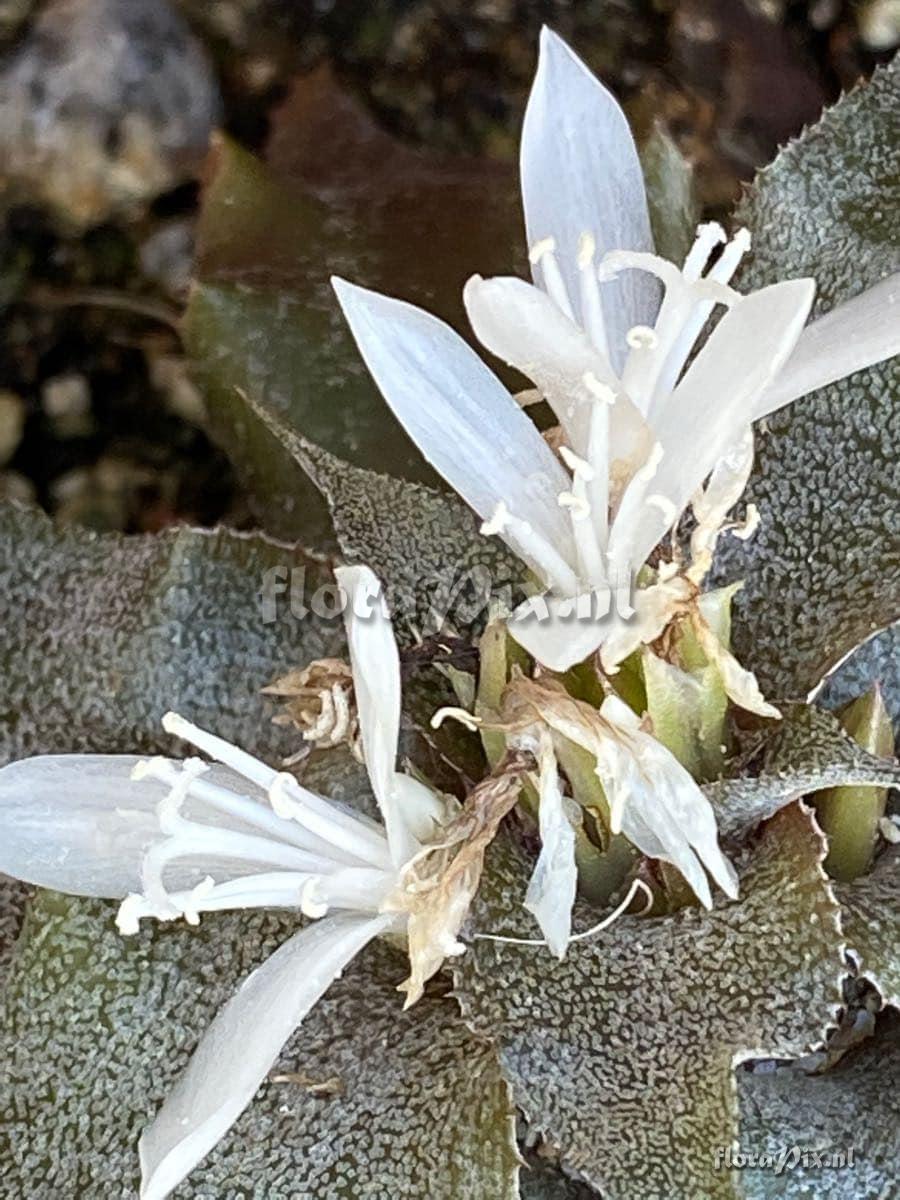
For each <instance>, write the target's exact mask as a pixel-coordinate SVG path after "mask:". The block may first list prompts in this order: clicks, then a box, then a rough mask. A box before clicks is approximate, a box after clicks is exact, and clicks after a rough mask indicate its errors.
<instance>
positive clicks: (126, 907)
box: [116, 892, 144, 937]
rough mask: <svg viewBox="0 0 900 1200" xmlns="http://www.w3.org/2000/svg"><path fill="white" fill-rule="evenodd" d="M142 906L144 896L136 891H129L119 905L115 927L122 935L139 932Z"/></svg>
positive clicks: (131, 934) (127, 935)
mask: <svg viewBox="0 0 900 1200" xmlns="http://www.w3.org/2000/svg"><path fill="white" fill-rule="evenodd" d="M143 908H144V897H143V896H141V895H139V894H138V893H137V892H130V893H129V894H128V895H127V896H126V897H125V899H124V900H123V901H122V903H121V904H120V905H119V911H118V912H117V913H116V928H117V929H118V931H119V933H121V934H122V936H123V937H132V936H133V935H134V934H136V933H138V932H140V928H141V916H142V914H143Z"/></svg>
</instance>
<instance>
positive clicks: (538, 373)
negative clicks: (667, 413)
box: [463, 275, 653, 470]
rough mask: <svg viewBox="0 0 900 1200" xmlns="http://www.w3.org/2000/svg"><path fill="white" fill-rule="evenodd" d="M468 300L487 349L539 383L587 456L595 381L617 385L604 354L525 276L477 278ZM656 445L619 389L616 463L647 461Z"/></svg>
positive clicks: (614, 413) (613, 437) (613, 423)
mask: <svg viewBox="0 0 900 1200" xmlns="http://www.w3.org/2000/svg"><path fill="white" fill-rule="evenodd" d="M463 299H464V301H465V304H466V312H467V313H468V314H469V320H470V321H471V323H472V328H473V329H474V331H475V335H476V337H477V338H478V340H479V341H480V342H481V344H482V345H483V346H485V347H486V348H487V349H488V350H490V351H491V353H492V354H496V355H497V357H498V358H502V359H503V361H504V362H507V363H509V364H510V365H511V366H513V367H515V368H516V369H517V370H518V371H521V372H522V374H523V375H527V376H528V378H529V379H531V380H532V382H533V383H534V384H535V385H536V386H537V388H538V389H539V390H540V392H541V393H542V394H543V395H544V397H545V398H546V400H547V402H548V403H549V404H550V407H551V408H552V409H553V411H554V413H555V414H556V417H557V420H558V421H559V423H560V424H561V425H562V427H563V430H564V431H565V435H566V441H567V443H568V445H569V446H570V447H571V449H572V450H574V451H575V453H576V454H580V455H581V456H582V457H587V454H588V435H589V425H590V415H591V410H592V409H593V407H594V405H595V404H598V403H603V401H602V400H601V401H598V399H597V396H596V392H594V391H592V390H591V387H590V382H589V381H590V380H594V381H596V382H597V383H600V384H603V385H604V386H606V387H609V388H611V389H613V390H616V389H617V388H618V380H617V379H616V377H615V375H614V374H613V372H612V370H611V368H610V365H609V363H608V362H607V360H606V359H605V358H604V356H603V355H602V354H600V352H599V351H598V350H596V349H595V347H594V345H593V343H592V342H591V340H590V339H589V338H588V337H587V336H586V334H585V333H583V332H582V330H581V329H579V328H578V326H577V325H575V324H573V322H572V321H570V320H569V318H568V317H567V316H566V315H565V314H564V313H562V312H560V310H559V308H558V307H557V306H556V305H555V304H554V303H553V301H552V300H551V299H550V297H549V296H547V295H546V293H545V292H542V291H541V290H540V289H539V288H536V287H533V286H532V285H530V284H528V283H526V282H525V281H524V280H522V279H515V278H510V277H506V278H498V279H482V278H481V276H480V275H473V276H472V278H471V279H470V280H469V281H468V283H467V284H466V286H465V288H464V289H463ZM652 440H653V439H652V435H651V433H650V430H649V427H648V426H647V424H646V422H645V421H644V419H643V417H642V416H641V414H640V413H639V412H638V410H637V409H636V408H635V406H634V405H633V404H632V403H631V401H630V400H629V399H628V397H627V396H626V395H625V394H624V393H623V392H622V391H621V390H619V391H618V394H617V397H616V400H615V403H614V404H612V405H611V406H610V460H611V462H614V461H616V460H617V459H621V460H622V461H623V462H629V461H631V460H633V459H639V458H641V457H643V455H644V454H645V453H646V451H647V450H649V448H650V445H651V443H652ZM603 469H604V470H608V466H606V465H604V468H603Z"/></svg>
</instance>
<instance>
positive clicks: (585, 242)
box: [578, 232, 597, 271]
mask: <svg viewBox="0 0 900 1200" xmlns="http://www.w3.org/2000/svg"><path fill="white" fill-rule="evenodd" d="M596 252H597V240H596V238H595V237H594V235H593V234H592V233H587V232H585V233H583V234H582V235H581V239H580V241H579V243H578V269H579V271H586V270H587V269H588V267H590V265H591V263H592V262H593V261H594V255H595V253H596Z"/></svg>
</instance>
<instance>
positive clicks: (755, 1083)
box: [733, 1012, 900, 1200]
mask: <svg viewBox="0 0 900 1200" xmlns="http://www.w3.org/2000/svg"><path fill="white" fill-rule="evenodd" d="M738 1084H739V1092H740V1099H741V1133H740V1149H741V1150H743V1151H747V1152H751V1153H756V1154H766V1155H771V1156H773V1157H774V1158H775V1159H776V1161H777V1160H778V1159H779V1158H780V1157H781V1156H784V1155H785V1154H787V1158H786V1160H785V1166H784V1168H783V1170H782V1171H781V1172H780V1173H776V1171H774V1170H772V1169H765V1170H764V1169H753V1168H747V1169H745V1170H743V1171H741V1172H737V1171H735V1172H733V1174H734V1176H736V1177H737V1179H738V1181H739V1184H740V1186H741V1187H742V1189H743V1194H744V1196H745V1197H746V1200H876V1197H877V1198H880V1200H890V1198H891V1197H893V1196H895V1195H896V1191H897V1163H898V1161H900V1018H898V1016H897V1014H896V1013H893V1012H890V1013H885V1014H884V1015H883V1016H882V1017H881V1018H879V1021H878V1026H877V1029H876V1033H875V1036H874V1038H872V1040H871V1041H869V1042H867V1043H865V1044H864V1045H862V1046H860V1047H859V1048H858V1049H857V1050H854V1051H852V1052H851V1053H849V1054H848V1055H846V1057H845V1058H843V1059H842V1060H841V1061H840V1062H839V1063H838V1064H837V1066H835V1067H833V1068H832V1069H831V1070H830V1071H827V1072H826V1073H825V1074H821V1075H807V1074H805V1073H804V1071H803V1070H802V1069H801V1068H800V1067H798V1066H793V1065H784V1066H779V1067H778V1069H777V1070H774V1071H767V1072H765V1073H752V1074H751V1073H744V1072H740V1073H739V1074H738ZM795 1148H796V1151H798V1152H799V1154H800V1156H799V1157H798V1154H797V1153H792V1152H793V1151H794V1149H795ZM850 1149H852V1151H853V1161H852V1164H849V1163H848V1165H847V1166H844V1167H841V1166H838V1165H836V1164H835V1165H831V1166H825V1165H819V1164H817V1162H816V1161H815V1159H814V1158H813V1157H812V1155H813V1154H815V1153H816V1152H823V1153H824V1154H826V1155H832V1154H841V1153H843V1154H844V1155H846V1154H847V1152H848V1151H849V1150H850ZM804 1152H805V1153H806V1154H807V1158H806V1161H805V1162H804V1160H803V1157H802V1154H803V1153H804Z"/></svg>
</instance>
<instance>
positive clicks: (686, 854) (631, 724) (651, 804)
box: [597, 696, 737, 908]
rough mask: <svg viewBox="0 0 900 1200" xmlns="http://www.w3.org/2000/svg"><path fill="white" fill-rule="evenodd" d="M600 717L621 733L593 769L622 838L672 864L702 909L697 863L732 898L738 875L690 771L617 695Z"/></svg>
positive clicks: (703, 889) (705, 895) (702, 880)
mask: <svg viewBox="0 0 900 1200" xmlns="http://www.w3.org/2000/svg"><path fill="white" fill-rule="evenodd" d="M600 715H601V716H602V717H603V718H604V719H605V720H607V721H609V723H610V725H611V726H612V727H613V729H614V730H615V729H616V728H618V729H619V730H620V731H621V732H622V736H621V737H616V736H611V737H610V738H609V739H608V740H607V742H606V743H605V746H604V748H605V750H606V753H605V755H604V756H603V757H602V758H598V760H597V773H598V775H600V779H601V782H602V783H603V787H604V790H605V791H606V793H607V796H608V798H609V802H610V807H611V809H612V810H613V811H614V812H617V813H619V814H621V829H622V832H623V833H624V834H625V836H626V837H627V838H628V839H629V840H630V841H632V842H633V843H634V844H635V845H636V846H637V847H638V849H639V850H641V851H642V852H643V853H644V854H648V855H650V856H651V857H653V858H662V859H664V860H665V861H667V862H671V863H672V864H673V865H674V866H676V867H677V868H678V870H679V871H681V873H682V874H683V875H684V877H685V879H686V880H687V882H688V883H689V884H690V886H691V887H692V888H693V890H694V892H695V893H696V895H697V897H698V899H699V900H700V901H701V903H703V904H704V905H705V906H706V907H707V908H710V907H711V906H712V896H711V894H710V890H709V883H708V881H707V879H706V876H705V874H704V872H703V870H702V868H701V864H702V867H705V868H706V870H707V871H709V872H710V874H711V875H712V876H713V878H714V879H715V880H716V882H717V883H718V884H719V886H720V887H721V888H722V890H723V891H724V892H725V893H726V894H727V895H729V896H732V897H734V896H736V895H737V877H736V875H735V873H734V869H733V868H732V866H731V864H730V863H729V862H728V861H727V859H726V858H725V857H724V855H723V854H722V851H721V850H720V849H719V843H718V831H717V829H716V818H715V814H714V812H713V809H712V806H711V804H710V802H709V800H708V799H707V798H706V796H704V794H703V792H702V791H701V790H700V788H699V787H698V786H697V784H696V783H695V782H694V780H693V779H692V778H691V776H690V774H689V773H688V772H687V771H686V770H685V768H684V767H683V766H682V765H681V764H680V763H679V762H678V760H677V759H676V758H675V756H674V755H673V754H671V753H670V752H669V751H668V750H667V749H666V748H665V747H664V746H663V745H662V744H661V743H660V742H658V741H657V740H656V738H654V737H652V736H651V735H650V734H648V733H645V732H644V731H643V730H641V729H640V723H639V721H638V719H637V717H636V716H635V714H634V713H633V712H632V711H631V709H629V708H628V706H627V705H625V704H623V702H622V701H621V700H619V699H618V698H617V697H615V696H610V697H607V699H606V700H605V701H604V702H603V705H602V707H601V709H600Z"/></svg>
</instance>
